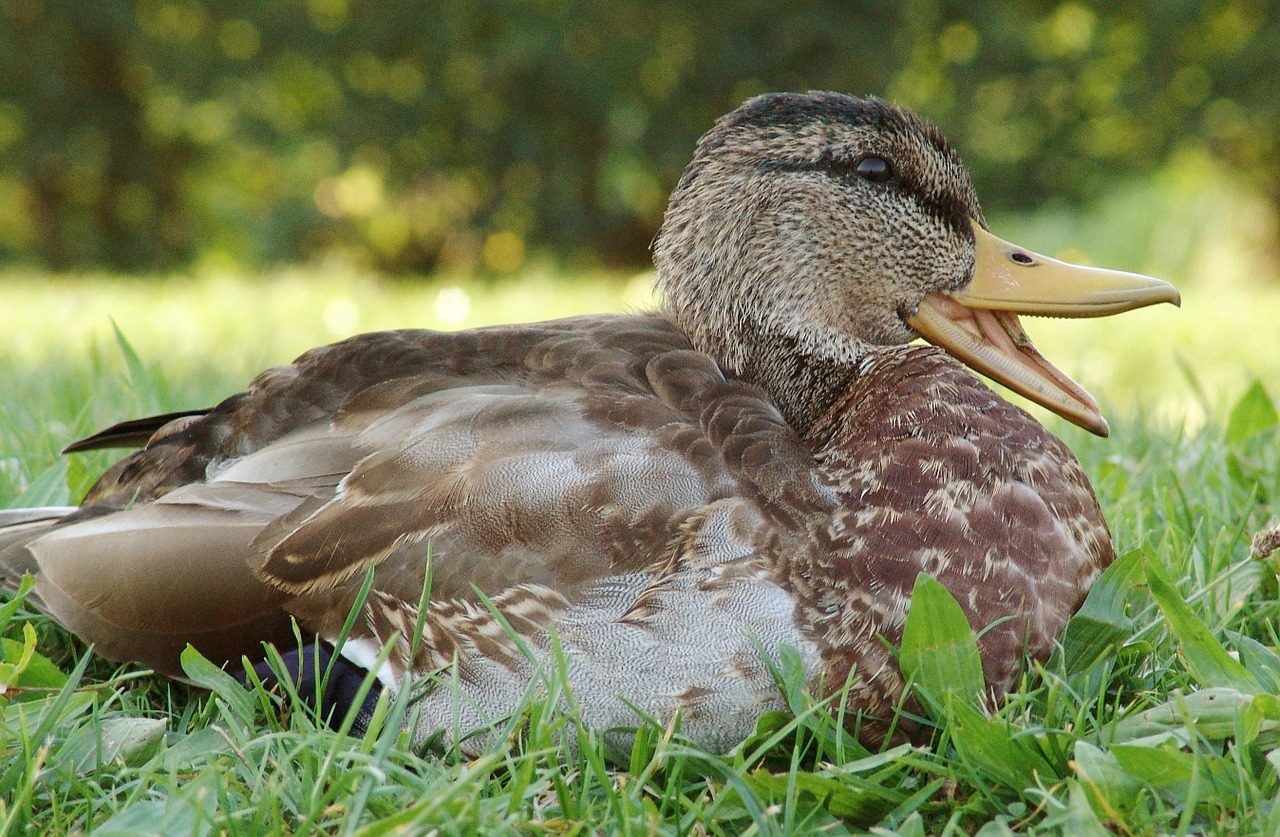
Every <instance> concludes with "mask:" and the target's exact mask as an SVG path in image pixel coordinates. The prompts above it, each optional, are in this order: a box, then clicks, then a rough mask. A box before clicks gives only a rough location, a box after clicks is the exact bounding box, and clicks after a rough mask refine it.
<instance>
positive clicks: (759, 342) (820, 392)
mask: <svg viewBox="0 0 1280 837" xmlns="http://www.w3.org/2000/svg"><path fill="white" fill-rule="evenodd" d="M733 337H735V338H736V339H737V341H738V345H737V346H736V347H734V348H735V349H736V351H731V352H729V353H726V355H723V356H724V357H728V358H731V359H732V360H731V366H730V368H729V370H728V371H729V372H730V373H731V374H733V375H734V376H735V377H737V378H740V379H741V380H744V381H747V382H749V383H752V384H755V385H756V386H758V387H760V388H761V389H763V390H764V391H765V392H767V393H768V394H769V396H770V398H771V399H772V400H773V402H774V404H776V405H777V407H778V409H779V410H780V411H781V412H782V415H783V417H784V418H785V419H786V420H787V423H788V424H789V425H791V427H792V428H794V429H795V430H796V432H797V433H799V434H800V436H801V437H803V438H804V439H805V440H806V441H807V442H809V443H810V447H811V448H815V447H820V446H821V445H822V444H823V440H822V439H818V438H810V437H811V435H813V431H814V430H815V429H816V428H815V425H816V424H817V423H818V421H819V419H821V418H822V417H823V416H825V415H827V414H828V413H829V412H830V411H831V409H832V407H833V405H835V404H836V402H838V401H841V400H843V398H844V397H845V394H846V393H848V392H849V390H850V389H851V388H852V387H853V386H854V384H855V381H856V379H857V378H858V376H859V374H860V373H859V363H858V356H857V355H856V354H853V353H847V354H848V356H846V357H831V356H829V354H830V353H829V352H824V351H822V350H817V351H815V350H814V347H813V341H810V340H805V339H804V338H803V337H797V336H795V335H784V334H774V333H769V332H768V331H767V329H766V328H764V327H757V330H756V333H752V332H751V330H747V329H744V330H739V332H738V333H737V334H736V335H734V336H733ZM818 435H825V434H822V433H819V434H818Z"/></svg>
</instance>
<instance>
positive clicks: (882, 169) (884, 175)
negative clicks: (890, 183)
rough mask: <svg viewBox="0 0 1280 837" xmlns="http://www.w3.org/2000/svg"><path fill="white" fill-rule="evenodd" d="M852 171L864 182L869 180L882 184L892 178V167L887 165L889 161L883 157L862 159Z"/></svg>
mask: <svg viewBox="0 0 1280 837" xmlns="http://www.w3.org/2000/svg"><path fill="white" fill-rule="evenodd" d="M853 170H854V171H856V172H857V173H858V176H859V177H861V178H863V179H864V180H870V181H872V182H873V183H884V182H885V181H886V180H888V179H889V178H891V177H893V167H892V166H890V165H889V161H888V160H886V159H885V158H883V157H863V158H862V159H861V160H859V161H858V164H857V165H856V166H854V168H853Z"/></svg>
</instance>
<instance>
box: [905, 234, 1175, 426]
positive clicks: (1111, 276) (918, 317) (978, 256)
mask: <svg viewBox="0 0 1280 837" xmlns="http://www.w3.org/2000/svg"><path fill="white" fill-rule="evenodd" d="M973 234H974V238H975V253H974V268H973V280H972V281H971V282H970V283H969V284H968V285H966V286H965V287H963V288H961V289H960V290H958V291H952V292H950V293H932V294H930V295H929V296H927V297H926V298H925V299H924V301H923V302H922V303H921V304H920V310H919V311H917V312H916V313H915V315H913V316H912V317H910V318H909V319H908V320H907V324H908V325H909V326H911V327H912V328H913V329H915V330H916V331H917V332H918V333H919V334H920V336H921V337H923V338H924V339H925V340H928V341H929V342H930V343H932V344H934V345H935V346H938V347H940V348H943V349H945V350H947V351H948V352H950V353H951V354H952V355H954V356H955V357H956V358H958V359H959V360H961V361H962V362H964V363H965V364H967V365H968V366H969V367H971V368H972V369H974V370H975V371H977V372H981V373H982V374H984V375H986V376H988V377H990V378H992V379H994V380H996V381H999V382H1000V383H1002V384H1004V385H1005V386H1007V387H1009V389H1011V390H1013V391H1014V392H1017V393H1019V394H1021V395H1024V396H1026V397H1027V398H1029V399H1031V400H1032V401H1034V402H1036V403H1037V404H1040V405H1041V406H1043V407H1046V408H1048V409H1050V410H1052V411H1053V412H1055V413H1057V414H1058V415H1060V416H1062V417H1063V418H1065V419H1066V420H1067V421H1070V422H1072V423H1074V424H1078V425H1079V426H1081V427H1083V428H1084V429H1086V430H1089V431H1091V432H1093V433H1096V434H1098V435H1099V436H1106V435H1108V434H1109V433H1110V432H1111V431H1110V429H1109V428H1108V427H1107V422H1106V419H1104V418H1103V417H1102V412H1101V411H1100V410H1099V409H1098V404H1097V402H1096V401H1094V400H1093V397H1092V396H1091V395H1089V393H1087V392H1085V391H1084V389H1083V388H1082V387H1081V386H1080V385H1079V384H1077V383H1076V382H1075V381H1073V380H1071V379H1070V378H1068V377H1067V376H1066V375H1065V374H1063V373H1062V372H1061V371H1059V370H1058V369H1057V368H1055V367H1054V366H1053V364H1051V363H1049V361H1048V360H1046V359H1045V358H1044V356H1043V355H1041V354H1040V352H1039V351H1037V350H1036V347H1035V346H1033V345H1032V343H1031V340H1030V338H1028V337H1027V335H1026V332H1024V331H1023V330H1022V324H1021V323H1019V322H1018V314H1030V315H1039V316H1047V317H1105V316H1107V315H1108V314H1119V313H1121V312H1122V311H1131V310H1133V309H1134V308H1142V307H1143V306H1146V305H1154V304H1155V303H1157V302H1172V303H1173V304H1174V305H1179V304H1181V297H1180V296H1179V295H1178V291H1177V289H1176V288H1174V287H1173V286H1172V285H1170V284H1169V283H1168V282H1165V281H1163V280H1160V279H1153V278H1151V277H1150V276H1142V275H1140V274H1137V273H1123V272H1121V271H1118V270H1105V269H1103V268H1096V267H1082V266H1080V265H1074V264H1068V263H1066V262H1060V261H1058V260H1057V259H1051V258H1049V257H1048V256H1041V255H1039V254H1038V253H1032V252H1031V251H1029V250H1024V249H1023V248H1021V247H1018V246H1016V245H1014V244H1010V243H1009V242H1007V241H1004V240H1002V239H999V238H996V237H995V236H994V235H992V234H991V233H989V232H987V231H986V230H984V229H983V228H982V227H980V226H979V225H978V223H977V222H976V221H975V222H974V223H973Z"/></svg>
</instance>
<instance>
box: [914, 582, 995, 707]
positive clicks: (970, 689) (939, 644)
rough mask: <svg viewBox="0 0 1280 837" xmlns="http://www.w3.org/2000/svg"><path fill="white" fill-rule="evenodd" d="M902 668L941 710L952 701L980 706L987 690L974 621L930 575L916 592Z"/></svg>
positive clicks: (915, 589)
mask: <svg viewBox="0 0 1280 837" xmlns="http://www.w3.org/2000/svg"><path fill="white" fill-rule="evenodd" d="M898 664H899V665H900V666H901V667H902V674H903V676H904V677H906V678H907V679H908V680H910V681H911V682H912V684H913V685H914V686H915V689H916V691H917V692H918V693H919V694H920V696H921V697H923V698H924V699H925V700H926V701H927V702H928V703H929V705H930V706H931V707H933V708H934V710H935V712H936V711H939V710H942V709H944V708H945V707H946V706H947V703H948V701H949V700H950V699H955V700H956V701H958V702H960V703H964V704H967V705H969V706H977V705H978V703H979V701H980V700H981V699H982V695H983V694H984V693H985V692H986V690H987V682H986V679H985V678H984V677H983V675H982V657H981V656H980V655H979V654H978V640H977V638H976V637H975V636H974V635H973V630H972V629H971V628H970V627H969V620H968V619H966V618H965V615H964V611H963V610H961V609H960V605H959V604H957V603H956V600H955V599H954V598H952V597H951V593H949V592H948V591H947V588H945V587H943V586H942V585H941V584H939V583H938V582H937V581H935V580H934V579H933V578H931V577H930V576H928V575H925V574H924V573H921V574H920V575H918V576H917V577H916V583H915V587H914V588H913V589H912V591H911V610H910V612H909V613H908V614H907V622H906V624H905V625H904V626H903V629H902V650H901V653H900V654H899V656H898Z"/></svg>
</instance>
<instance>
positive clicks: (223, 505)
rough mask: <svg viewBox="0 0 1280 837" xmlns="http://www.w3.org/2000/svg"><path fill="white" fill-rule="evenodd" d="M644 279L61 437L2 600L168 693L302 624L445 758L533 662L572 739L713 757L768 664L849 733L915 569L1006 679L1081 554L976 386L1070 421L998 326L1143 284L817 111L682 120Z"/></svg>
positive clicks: (833, 104) (780, 98)
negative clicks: (645, 289) (92, 475)
mask: <svg viewBox="0 0 1280 837" xmlns="http://www.w3.org/2000/svg"><path fill="white" fill-rule="evenodd" d="M653 253H654V262H655V265H656V268H657V274H656V277H657V278H656V282H657V286H658V288H659V290H660V292H661V298H662V303H661V306H660V307H659V308H658V309H657V310H654V311H648V312H639V313H628V314H608V315H587V316H579V317H573V318H568V319H560V320H555V321H549V322H540V323H532V324H520V325H502V326H493V327H484V328H475V329H470V330H464V331H457V332H439V331H432V330H423V329H416V330H399V331H385V332H378V333H370V334H363V335H358V336H355V337H351V338H349V339H347V340H344V341H342V342H338V343H334V344H332V345H327V346H323V347H320V348H316V349H313V350H311V351H308V352H307V353H305V354H303V355H302V356H301V357H299V358H298V359H297V360H295V361H294V362H293V363H290V364H286V365H283V366H279V367H276V368H273V369H270V370H268V371H266V372H263V373H262V374H260V375H259V376H258V377H257V378H255V379H254V380H253V381H252V382H251V383H250V384H249V385H248V388H247V389H246V390H245V391H243V392H241V393H239V394H235V395H232V396H230V397H229V398H227V399H226V400H224V401H222V402H221V403H220V404H218V405H217V406H215V407H213V408H210V409H201V410H194V411H184V412H181V413H171V414H167V415H164V416H157V417H154V418H148V419H138V420H133V421H127V422H124V423H122V424H119V425H116V426H115V427H112V428H109V429H107V430H105V431H103V432H101V433H98V434H96V435H94V436H91V437H89V438H88V439H85V440H81V441H79V442H76V443H73V444H72V445H70V446H69V447H68V450H69V451H71V452H75V451H82V450H90V449H96V448H104V447H129V448H136V449H135V450H133V451H132V452H130V453H128V454H127V455H125V456H124V457H123V458H122V459H121V460H119V461H118V462H117V463H116V464H115V465H113V466H111V467H110V468H109V469H108V470H107V471H106V472H105V473H104V474H103V475H102V476H101V478H100V479H98V481H97V482H96V483H95V484H94V485H93V487H92V488H91V489H90V490H89V491H88V493H87V495H86V496H85V497H84V499H83V501H82V502H81V503H80V504H79V505H78V506H74V507H57V508H49V509H25V510H13V511H10V512H6V513H4V516H0V567H2V569H0V572H2V573H3V584H4V585H5V586H6V587H7V588H9V589H15V588H16V587H17V584H18V580H19V579H20V578H21V576H22V575H24V574H30V575H32V576H34V578H35V584H34V589H33V591H32V594H31V599H30V601H31V603H32V604H34V605H35V606H36V607H38V608H39V609H41V610H43V611H45V612H46V613H48V614H49V615H50V616H51V617H52V618H53V619H54V620H56V621H57V622H58V623H60V624H61V625H62V626H64V627H65V628H66V629H68V630H69V631H71V632H73V633H74V634H76V635H78V636H80V637H82V638H83V639H84V640H86V641H87V642H89V643H91V644H92V647H93V649H94V650H95V651H96V653H98V654H100V655H102V656H105V657H107V658H109V659H112V660H120V661H130V662H134V663H137V664H140V665H142V666H146V667H149V668H151V669H153V670H154V671H156V672H159V673H161V674H164V675H168V676H171V677H178V678H181V677H183V676H184V671H183V668H182V664H181V659H180V658H181V656H182V653H183V650H184V649H185V648H187V646H189V645H190V646H193V647H194V648H195V649H197V650H198V651H199V652H200V653H201V654H203V655H204V656H206V657H207V658H208V659H210V660H211V661H213V662H215V663H217V664H219V665H229V666H231V667H236V666H246V665H255V664H259V665H260V664H261V663H260V661H262V660H263V659H264V655H265V651H264V648H265V644H275V645H276V646H277V647H278V648H280V649H286V648H290V647H294V648H295V649H296V646H297V636H298V634H299V633H300V634H301V635H302V636H303V637H304V639H310V640H313V641H315V642H318V643H321V644H322V645H323V647H325V648H326V649H328V651H327V653H328V654H330V655H331V656H332V657H333V658H334V659H335V660H339V661H341V662H342V664H343V665H344V666H349V667H350V668H351V669H352V670H353V671H356V672H359V673H361V674H363V673H366V672H372V674H373V676H375V677H376V679H377V684H378V687H379V688H380V689H381V690H385V691H387V692H389V693H391V694H392V695H397V694H399V693H400V692H401V691H402V690H405V689H412V692H411V693H410V695H411V696H410V698H409V700H410V701H411V707H412V709H413V711H412V712H411V713H409V714H407V715H406V717H409V718H412V719H413V720H411V721H409V722H407V724H408V725H409V727H410V728H409V730H408V731H409V732H410V733H411V734H412V737H413V740H414V741H415V742H418V743H424V742H427V741H440V740H442V739H441V737H443V741H444V742H445V743H446V744H449V745H451V746H457V747H459V748H461V749H462V750H463V751H464V752H478V751H482V750H483V749H484V747H486V746H488V743H487V742H488V741H489V739H488V738H487V737H486V735H490V734H492V730H493V729H495V724H496V723H497V722H498V721H501V720H503V719H506V718H508V717H509V716H510V715H511V714H512V712H513V711H515V710H516V709H517V707H518V706H519V705H520V702H521V700H522V699H523V698H524V697H525V695H526V694H527V693H528V692H529V690H530V689H531V688H536V687H537V684H539V683H540V682H545V681H544V680H543V678H546V677H548V676H549V674H550V672H552V671H553V670H556V671H560V670H563V671H564V672H565V677H566V678H567V681H566V685H567V688H568V690H569V691H570V692H571V693H572V695H573V696H574V700H575V702H576V705H577V707H578V711H579V712H580V713H581V718H582V721H583V723H584V724H585V725H587V726H588V727H589V728H591V729H596V730H600V731H602V732H603V733H605V734H606V735H607V736H615V735H616V736H622V738H621V739H619V740H621V741H625V740H626V739H625V736H626V735H627V734H628V731H629V730H634V729H635V728H636V727H637V726H639V725H640V724H641V723H643V722H644V721H645V719H648V720H654V721H657V722H658V723H663V724H671V723H677V722H678V724H679V730H680V733H681V735H683V736H685V737H686V738H687V739H689V740H691V741H693V742H694V743H696V744H697V745H699V746H701V747H704V748H706V749H708V750H711V751H725V750H728V749H731V748H732V747H733V746H735V745H736V744H737V743H738V742H741V741H742V740H743V739H744V738H745V737H747V736H748V735H749V734H750V733H751V731H752V730H753V728H754V725H755V723H756V722H757V721H758V719H759V718H760V717H761V716H762V715H763V714H764V713H765V712H768V711H770V710H774V709H785V708H786V702H785V699H784V696H783V695H782V694H781V693H780V687H779V685H778V681H777V679H776V677H775V673H776V671H777V667H778V665H779V664H780V660H781V659H782V655H784V654H787V653H792V654H794V658H795V659H797V660H798V661H799V665H800V666H801V667H802V669H803V672H804V677H805V678H806V682H807V683H808V684H809V686H810V688H811V689H812V690H813V691H814V693H815V694H817V695H818V696H822V697H827V696H832V695H837V694H838V695H840V697H841V699H842V700H844V701H845V708H844V710H843V711H844V715H845V717H847V718H849V719H851V721H850V723H851V724H854V723H856V725H857V726H856V732H855V734H856V735H857V736H859V737H860V738H861V739H862V740H864V741H867V742H871V743H874V742H876V741H881V742H883V740H884V736H885V735H887V734H888V731H890V730H891V729H893V725H894V708H895V707H896V706H898V705H900V704H901V703H902V700H903V697H904V690H906V689H907V684H906V682H905V681H904V678H903V675H902V673H901V671H900V670H899V668H898V664H897V660H896V658H895V653H894V649H895V648H896V647H897V646H898V645H899V644H900V641H901V638H902V630H903V625H904V621H905V618H906V615H907V611H908V608H909V604H910V598H911V591H912V588H913V585H914V584H915V582H916V579H917V577H918V576H919V575H920V574H922V573H923V574H927V575H929V576H931V577H932V578H934V579H936V580H937V581H939V582H940V583H941V584H942V585H944V586H945V587H946V588H947V589H948V591H949V592H950V593H951V595H952V596H953V597H954V598H955V599H956V601H957V602H958V603H959V604H960V606H961V607H962V609H963V611H964V613H965V615H966V617H967V618H968V620H969V622H970V624H971V625H972V626H973V628H974V629H975V631H977V632H979V637H980V638H979V640H978V644H979V648H980V651H981V656H982V661H983V671H984V674H985V677H986V683H987V684H988V688H989V690H990V692H991V696H992V697H993V698H994V697H998V696H999V695H1001V694H1003V693H1006V692H1007V691H1008V690H1009V689H1010V688H1012V687H1013V685H1014V684H1015V682H1016V680H1017V678H1018V677H1019V675H1020V672H1022V671H1023V670H1024V667H1025V665H1026V663H1027V661H1029V660H1042V659H1044V658H1045V657H1046V656H1047V655H1048V653H1049V652H1050V651H1051V649H1052V647H1053V643H1054V641H1055V639H1056V637H1057V636H1058V635H1059V634H1060V632H1061V631H1062V630H1063V629H1064V626H1065V624H1066V621H1067V619H1068V618H1069V617H1070V616H1071V614H1072V613H1073V612H1074V611H1075V610H1076V609H1077V608H1078V607H1079V606H1080V604H1081V603H1082V601H1083V598H1084V596H1085V594H1086V593H1087V591H1088V589H1089V587H1090V584H1091V583H1092V581H1093V580H1094V579H1095V578H1097V576H1098V575H1099V574H1100V573H1101V572H1102V571H1103V570H1104V569H1105V568H1106V567H1107V565H1108V564H1109V563H1110V562H1111V561H1112V560H1113V558H1114V557H1115V551H1114V548H1113V545H1112V542H1111V538H1110V534H1109V531H1108V528H1107V524H1106V522H1105V520H1104V518H1103V514H1102V511H1101V509H1100V508H1099V505H1098V501H1097V499H1096V497H1095V495H1094V493H1093V490H1092V488H1091V486H1090V483H1089V481H1088V479H1087V477H1086V475H1085V473H1084V471H1083V470H1082V469H1081V466H1080V464H1079V463H1078V461H1077V460H1076V458H1075V457H1074V456H1073V455H1072V453H1071V452H1070V450H1069V449H1068V448H1067V447H1066V445H1065V444H1064V443H1063V442H1062V441H1060V440H1059V439H1058V438H1057V437H1055V436H1054V435H1052V434H1051V433H1049V432H1048V431H1047V430H1046V429H1045V428H1044V427H1043V426H1042V425H1041V424H1040V423H1039V422H1038V421H1037V420H1036V419H1034V418H1033V417H1032V416H1031V415H1029V414H1028V413H1027V412H1026V411H1024V410H1023V409H1022V408H1021V407H1018V406H1015V405H1014V404H1012V403H1010V402H1009V401H1008V400H1006V399H1005V398H1004V397H1002V396H1001V395H999V394H997V393H996V392H995V391H993V390H992V389H991V388H990V387H989V386H988V385H987V384H985V383H983V382H982V381H981V380H979V378H978V377H976V375H975V373H976V374H981V375H984V376H987V377H989V378H990V379H992V380H994V381H996V382H998V383H1000V384H1002V385H1004V386H1006V387H1008V388H1009V389H1011V390H1013V391H1015V392H1017V393H1020V394H1022V395H1024V396H1026V397H1027V398H1028V399H1030V400H1031V401H1032V402H1035V403H1038V404H1040V405H1042V406H1044V407H1046V408H1047V409H1048V410H1050V411H1052V412H1053V413H1056V414H1058V415H1060V416H1062V417H1063V418H1065V419H1066V420H1068V421H1070V422H1072V423H1074V424H1076V425H1079V426H1080V427H1083V428H1085V429H1087V430H1089V431H1091V432H1093V433H1095V434H1099V435H1106V434H1107V433H1108V426H1107V423H1106V421H1105V420H1104V418H1103V416H1102V414H1101V411H1100V409H1099V406H1098V404H1097V403H1096V401H1095V400H1094V399H1093V398H1092V397H1091V396H1090V395H1089V393H1088V392H1087V391H1086V390H1085V389H1084V388H1082V387H1081V386H1080V385H1078V384H1077V383H1075V382H1074V381H1072V380H1071V379H1070V378H1069V377H1068V376H1067V375H1065V374H1064V373H1062V372H1061V371H1060V370H1058V369H1057V368H1056V367H1055V366H1053V365H1052V364H1051V363H1050V362H1049V361H1048V360H1047V359H1046V358H1045V357H1044V356H1043V355H1041V354H1040V352H1039V351H1037V349H1036V348H1035V346H1034V344H1033V343H1032V342H1031V340H1030V339H1029V338H1028V337H1027V335H1026V333H1025V331H1024V330H1023V328H1022V326H1021V321H1020V319H1019V315H1020V314H1021V315H1028V316H1055V317H1093V316H1103V315H1110V314H1116V313H1121V312H1124V311H1128V310H1131V309H1134V308H1138V307H1142V306H1146V305H1152V304H1155V303H1160V302H1171V303H1175V304H1177V303H1178V293H1177V291H1176V290H1175V289H1174V288H1173V286H1172V285H1170V284H1168V283H1166V282H1164V281H1161V280H1159V279H1154V278H1151V277H1146V276H1142V275H1138V274H1133V273H1125V272H1121V271H1112V270H1107V269H1102V268H1094V267H1085V266H1080V265H1072V264H1068V263H1065V262H1061V261H1057V260H1055V259H1052V258H1050V257H1047V256H1044V255H1041V254H1037V253H1034V252H1032V251H1030V250H1027V249H1025V248H1021V247H1018V246H1016V245H1013V244H1011V243H1009V242H1006V241H1004V240H1002V239H999V238H997V237H996V236H995V235H994V234H992V233H991V232H990V231H989V229H988V226H987V223H986V221H985V219H984V216H983V213H982V210H981V208H980V206H979V203H978V198H977V194H976V191H975V189H974V186H973V184H972V181H971V179H970V177H969V175H968V173H967V172H966V170H965V168H964V166H963V164H962V163H961V160H960V157H959V155H958V154H957V152H956V151H955V150H953V148H952V147H951V146H950V145H949V144H948V142H947V141H946V139H945V138H944V137H943V135H942V133H941V132H940V131H939V130H938V129H937V128H936V127H935V126H934V125H933V124H931V123H930V122H928V121H926V120H925V119H923V118H921V117H919V116H917V115H916V114H914V113H912V112H911V111H909V110H907V109H905V108H903V107H900V106H897V105H894V104H890V103H888V102H886V101H884V100H881V99H879V98H875V97H857V96H851V95H846V94H841V93H832V92H820V91H819V92H809V93H774V94H765V95H761V96H758V97H755V98H752V99H750V100H748V101H746V102H745V103H744V104H742V105H741V106H740V107H738V108H737V109H735V110H733V111H732V112H730V113H729V114H727V115H725V116H723V117H722V118H720V119H719V120H718V121H716V122H715V123H714V126H713V127H712V128H711V129H710V130H709V131H708V132H707V133H706V134H705V135H704V136H703V137H702V138H701V139H700V140H699V141H698V143H697V145H696V148H695V150H694V153H693V157H692V161H691V162H690V163H689V165H688V167H687V168H686V169H685V171H684V173H683V175H682V176H681V177H680V179H679V181H678V183H677V185H676V186H675V188H674V191H673V192H672V194H671V197H670V202H669V205H668V208H667V210H666V213H665V216H664V218H663V221H662V224H661V227H660V229H659V231H658V233H657V237H656V238H655V241H654V245H653ZM919 338H923V340H924V342H920V341H919ZM351 614H354V615H353V618H352V619H350V620H348V617H349V615H351ZM348 623H349V625H350V631H349V633H348V632H345V631H344V625H347V624H348ZM531 684H532V685H531ZM851 729H852V727H851ZM485 730H490V732H489V733H485V732H484V731H485ZM468 748H470V749H468Z"/></svg>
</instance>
